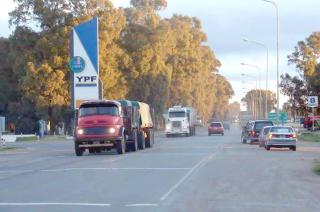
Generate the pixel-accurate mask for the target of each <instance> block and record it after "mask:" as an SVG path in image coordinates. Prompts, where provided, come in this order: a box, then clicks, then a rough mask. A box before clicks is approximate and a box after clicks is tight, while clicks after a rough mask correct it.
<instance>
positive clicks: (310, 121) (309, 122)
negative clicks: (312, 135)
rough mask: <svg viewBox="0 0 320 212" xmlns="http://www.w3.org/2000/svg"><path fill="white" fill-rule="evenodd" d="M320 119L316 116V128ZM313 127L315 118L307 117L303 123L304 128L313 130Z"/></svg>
mask: <svg viewBox="0 0 320 212" xmlns="http://www.w3.org/2000/svg"><path fill="white" fill-rule="evenodd" d="M319 119H320V116H314V126H318V120H319ZM312 125H313V116H312V115H308V116H306V117H305V118H304V121H303V127H304V128H311V127H312Z"/></svg>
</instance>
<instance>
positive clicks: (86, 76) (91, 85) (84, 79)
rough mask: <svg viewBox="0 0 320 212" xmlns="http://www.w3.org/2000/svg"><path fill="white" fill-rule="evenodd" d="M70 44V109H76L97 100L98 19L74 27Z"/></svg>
mask: <svg viewBox="0 0 320 212" xmlns="http://www.w3.org/2000/svg"><path fill="white" fill-rule="evenodd" d="M70 43H71V48H70V49H71V59H70V61H69V69H70V71H71V95H72V108H73V109H76V108H77V107H78V105H79V103H80V102H83V101H84V100H98V99H99V40H98V18H94V19H92V20H90V21H88V22H84V23H82V24H80V25H78V26H76V27H74V29H73V30H72V33H71V42H70Z"/></svg>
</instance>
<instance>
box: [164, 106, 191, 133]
mask: <svg viewBox="0 0 320 212" xmlns="http://www.w3.org/2000/svg"><path fill="white" fill-rule="evenodd" d="M165 132H166V135H167V137H169V136H171V135H185V136H190V135H193V132H194V130H193V127H192V125H191V123H190V108H186V107H182V106H173V107H171V108H169V109H168V116H167V120H166V130H165Z"/></svg>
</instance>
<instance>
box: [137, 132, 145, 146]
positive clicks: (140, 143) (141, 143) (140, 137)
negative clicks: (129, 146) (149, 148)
mask: <svg viewBox="0 0 320 212" xmlns="http://www.w3.org/2000/svg"><path fill="white" fill-rule="evenodd" d="M138 147H139V149H144V148H146V142H145V139H144V132H140V133H139V134H138Z"/></svg>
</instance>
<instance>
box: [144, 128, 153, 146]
mask: <svg viewBox="0 0 320 212" xmlns="http://www.w3.org/2000/svg"><path fill="white" fill-rule="evenodd" d="M153 142H154V141H153V130H151V129H148V131H147V139H146V147H147V148H150V147H152V145H153Z"/></svg>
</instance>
